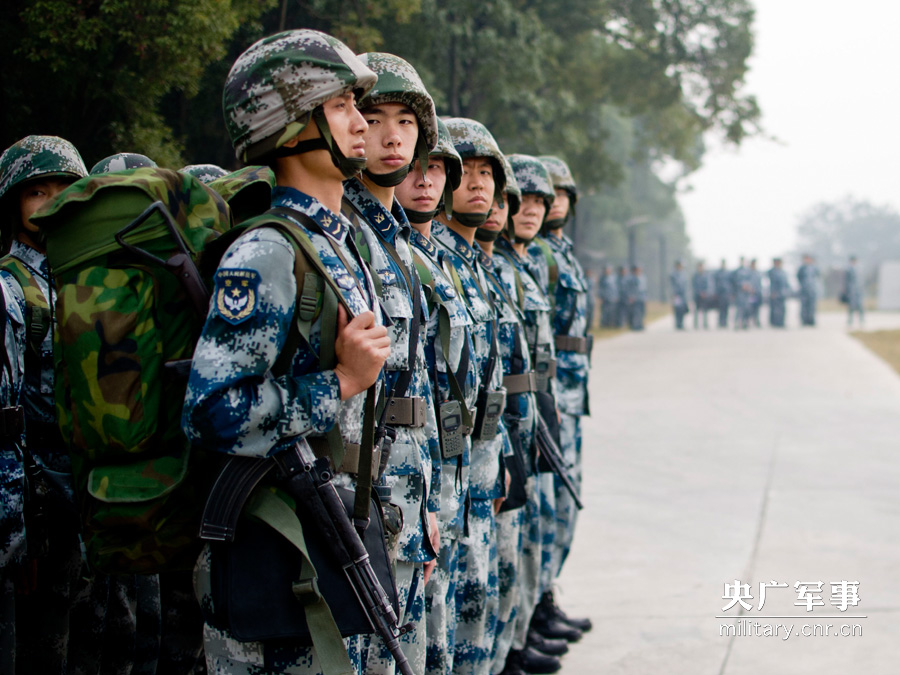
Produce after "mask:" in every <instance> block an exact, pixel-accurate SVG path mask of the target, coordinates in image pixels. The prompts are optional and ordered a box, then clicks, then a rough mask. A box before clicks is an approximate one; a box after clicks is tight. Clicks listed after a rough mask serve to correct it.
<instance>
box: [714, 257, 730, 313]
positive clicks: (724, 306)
mask: <svg viewBox="0 0 900 675" xmlns="http://www.w3.org/2000/svg"><path fill="white" fill-rule="evenodd" d="M715 291H716V306H717V307H718V309H719V328H728V308H729V305H730V304H731V272H730V271H729V270H728V267H727V266H726V264H725V259H724V258H722V265H721V267H719V269H718V270H716V274H715Z"/></svg>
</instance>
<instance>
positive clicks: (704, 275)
mask: <svg viewBox="0 0 900 675" xmlns="http://www.w3.org/2000/svg"><path fill="white" fill-rule="evenodd" d="M712 291H713V278H712V274H711V273H710V272H694V275H693V276H692V277H691V292H692V293H693V294H694V297H695V298H699V297H702V296H708V295H711V294H712Z"/></svg>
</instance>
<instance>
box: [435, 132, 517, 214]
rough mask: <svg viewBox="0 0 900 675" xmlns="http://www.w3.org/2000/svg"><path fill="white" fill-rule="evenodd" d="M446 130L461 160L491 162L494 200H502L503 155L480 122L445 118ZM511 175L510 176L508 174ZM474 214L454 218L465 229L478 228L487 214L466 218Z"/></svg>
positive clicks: (503, 187) (505, 181)
mask: <svg viewBox="0 0 900 675" xmlns="http://www.w3.org/2000/svg"><path fill="white" fill-rule="evenodd" d="M444 123H445V124H446V125H447V129H448V131H449V132H450V138H452V139H453V146H454V147H455V148H456V151H457V152H458V153H459V156H460V158H461V159H463V160H465V159H470V158H473V157H487V158H488V159H490V160H491V164H492V165H493V168H494V199H502V198H503V193H504V191H505V190H506V183H507V171H506V169H505V168H504V166H503V153H502V152H500V146H499V145H497V141H496V140H494V137H493V136H492V135H491V132H490V131H488V130H487V127H485V126H484V125H483V124H482V123H481V122H476V121H475V120H473V119H469V118H466V117H447V118H445V119H444ZM510 175H511V174H510ZM467 215H469V216H474V215H475V214H464V213H463V214H459V213H458V214H455V215H454V216H453V217H454V218H456V219H457V220H458V221H459V222H460V223H461V224H462V225H465V226H466V227H479V226H480V225H482V224H483V223H484V221H485V220H487V214H484V217H483V218H481V220H480V222H478V220H477V219H475V218H471V217H467Z"/></svg>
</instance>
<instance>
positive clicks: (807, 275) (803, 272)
mask: <svg viewBox="0 0 900 675" xmlns="http://www.w3.org/2000/svg"><path fill="white" fill-rule="evenodd" d="M818 279H819V268H818V267H816V266H815V265H800V269H798V270H797V281H798V282H799V283H800V292H801V293H803V294H805V295H816V293H817V292H818V286H817V285H816V282H817V281H818Z"/></svg>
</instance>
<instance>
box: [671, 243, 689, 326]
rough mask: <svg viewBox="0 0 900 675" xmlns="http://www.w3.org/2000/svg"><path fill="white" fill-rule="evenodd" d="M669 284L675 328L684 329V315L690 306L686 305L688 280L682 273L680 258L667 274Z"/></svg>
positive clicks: (682, 267)
mask: <svg viewBox="0 0 900 675" xmlns="http://www.w3.org/2000/svg"><path fill="white" fill-rule="evenodd" d="M669 285H670V286H671V288H672V311H673V313H674V314H675V330H684V317H685V316H686V315H687V313H688V310H689V309H690V306H689V305H688V288H687V287H688V280H687V275H686V274H685V273H684V265H682V264H681V261H680V260H676V261H675V270H674V271H673V272H672V273H671V274H670V275H669Z"/></svg>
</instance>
